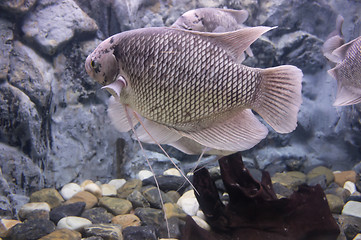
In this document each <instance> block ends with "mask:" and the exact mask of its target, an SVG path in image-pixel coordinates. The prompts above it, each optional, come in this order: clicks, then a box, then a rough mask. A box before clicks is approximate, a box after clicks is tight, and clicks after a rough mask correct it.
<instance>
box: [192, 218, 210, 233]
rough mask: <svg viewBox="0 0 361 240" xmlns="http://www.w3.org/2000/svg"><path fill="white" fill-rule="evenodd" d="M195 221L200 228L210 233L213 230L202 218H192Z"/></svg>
mask: <svg viewBox="0 0 361 240" xmlns="http://www.w3.org/2000/svg"><path fill="white" fill-rule="evenodd" d="M192 218H193V220H194V221H195V222H196V223H197V225H198V226H200V227H201V228H203V229H205V230H207V231H210V230H211V226H209V224H208V223H207V222H206V221H204V220H203V219H202V218H200V217H198V216H192Z"/></svg>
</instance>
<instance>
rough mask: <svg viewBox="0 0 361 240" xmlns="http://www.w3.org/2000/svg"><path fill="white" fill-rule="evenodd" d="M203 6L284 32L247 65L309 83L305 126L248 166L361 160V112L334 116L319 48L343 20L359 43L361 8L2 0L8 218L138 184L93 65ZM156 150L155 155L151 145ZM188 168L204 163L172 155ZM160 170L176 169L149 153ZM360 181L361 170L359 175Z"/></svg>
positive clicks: (137, 162) (302, 0) (0, 154)
mask: <svg viewBox="0 0 361 240" xmlns="http://www.w3.org/2000/svg"><path fill="white" fill-rule="evenodd" d="M199 7H227V8H233V9H246V10H248V11H249V13H250V17H249V19H248V20H247V21H246V24H247V25H248V26H257V25H267V26H278V28H277V29H275V30H273V31H271V32H270V33H268V34H266V36H264V37H261V38H260V39H259V40H257V41H256V42H255V43H254V44H253V45H252V50H253V52H254V54H255V57H254V58H248V59H246V61H245V64H246V65H248V66H257V67H271V66H276V65H281V64H293V65H296V66H298V67H299V68H301V69H302V70H303V72H304V74H305V77H304V82H303V104H302V107H301V111H300V113H299V126H298V127H297V129H296V130H295V131H294V132H293V133H291V134H287V135H280V134H277V133H275V132H273V131H272V130H270V134H269V135H268V137H267V139H265V140H264V141H262V142H261V143H260V144H259V145H257V146H256V147H255V148H254V149H252V150H249V151H246V152H245V153H244V156H246V158H245V159H244V160H245V162H246V164H248V165H250V166H255V167H257V168H261V169H266V170H268V171H270V173H271V174H272V173H275V172H281V171H283V170H305V169H307V168H311V167H314V166H317V165H325V166H327V167H330V168H332V169H334V170H346V169H351V168H353V167H354V166H355V165H356V166H357V163H358V162H360V161H361V134H360V133H361V107H360V106H359V105H358V106H349V107H340V108H335V107H333V106H332V103H333V101H334V99H335V95H336V86H337V85H336V81H335V80H334V79H333V78H331V77H330V76H329V75H328V74H327V72H326V71H327V70H328V69H329V66H328V65H327V62H326V60H325V58H324V57H323V55H322V51H321V47H322V44H323V41H324V40H325V39H326V37H327V35H328V34H329V33H330V32H331V31H333V30H334V27H335V19H336V17H337V15H338V14H341V15H343V16H344V18H345V23H344V27H343V32H344V35H345V38H346V40H347V41H349V40H350V39H353V38H355V37H357V36H359V35H360V34H361V15H360V12H361V2H360V1H357V0H349V1H337V0H273V1H272V0H265V1H257V0H244V1H240V0H61V1H59V0H20V1H13V0H3V1H1V2H0V49H1V55H0V69H1V71H0V181H1V184H0V215H2V214H5V213H8V212H12V211H13V209H14V208H16V207H17V206H19V205H21V204H23V203H25V202H27V200H28V198H27V197H26V196H28V195H29V194H30V193H32V192H34V191H36V190H38V189H41V188H44V187H50V186H51V187H55V188H60V187H61V186H63V185H64V184H65V183H69V182H81V181H83V180H84V179H93V180H99V181H106V180H109V179H112V178H117V177H134V176H133V175H134V174H135V173H136V172H138V171H139V169H142V168H147V167H146V166H145V159H144V156H143V154H142V153H141V152H140V151H139V147H138V145H137V144H135V143H134V141H133V140H131V138H130V137H129V134H121V133H118V132H116V130H115V129H114V128H113V127H112V126H111V124H110V120H109V119H108V117H107V115H106V108H107V107H106V101H107V99H108V94H107V93H106V92H105V91H103V90H100V85H98V84H97V83H95V81H93V80H92V79H90V78H89V77H88V76H87V74H86V72H85V69H84V61H85V58H86V57H87V55H88V54H89V53H91V51H92V50H93V49H94V48H95V47H96V46H97V45H98V44H99V43H100V42H101V41H102V40H103V39H105V38H106V37H108V36H110V35H112V34H115V33H118V32H121V31H125V30H129V29H134V28H142V27H151V26H169V25H171V24H172V23H173V22H174V21H175V20H176V19H177V18H178V17H179V16H180V15H181V14H182V13H184V12H186V11H188V10H190V9H194V8H199ZM148 149H150V150H153V151H154V150H155V149H156V148H154V147H153V146H148ZM167 149H168V150H169V152H170V153H171V156H174V157H175V158H176V159H178V160H179V162H178V161H177V162H178V163H180V164H181V167H182V168H184V169H185V170H188V169H189V168H190V167H193V166H194V160H195V159H197V157H190V156H186V155H183V154H181V153H180V152H179V151H176V150H174V149H170V148H167ZM147 154H148V156H149V157H150V160H151V161H152V164H153V165H154V166H153V167H154V168H155V170H156V171H159V172H160V171H162V170H163V169H166V168H169V166H170V163H169V161H168V160H167V159H166V158H165V157H164V156H163V155H161V154H158V153H156V152H152V151H147ZM358 172H359V171H358Z"/></svg>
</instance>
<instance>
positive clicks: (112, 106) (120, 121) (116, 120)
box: [108, 96, 138, 132]
mask: <svg viewBox="0 0 361 240" xmlns="http://www.w3.org/2000/svg"><path fill="white" fill-rule="evenodd" d="M126 108H127V107H126V106H124V105H123V104H121V103H120V102H119V101H117V100H116V99H115V98H114V97H113V96H112V97H110V99H109V102H108V116H109V118H110V120H111V122H112V124H113V126H114V127H115V128H116V129H117V130H118V131H119V132H128V131H129V130H131V129H132V126H131V124H132V125H133V127H134V126H135V125H136V124H137V123H138V120H137V119H136V118H135V117H134V115H133V114H132V113H131V111H132V110H131V109H129V112H128V113H127V111H126ZM127 114H129V117H130V119H131V122H132V123H131V124H130V122H129V121H128V117H127Z"/></svg>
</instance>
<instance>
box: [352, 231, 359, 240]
mask: <svg viewBox="0 0 361 240" xmlns="http://www.w3.org/2000/svg"><path fill="white" fill-rule="evenodd" d="M352 240H361V234H360V233H359V234H357V235H356V236H355V237H354V238H353V239H352Z"/></svg>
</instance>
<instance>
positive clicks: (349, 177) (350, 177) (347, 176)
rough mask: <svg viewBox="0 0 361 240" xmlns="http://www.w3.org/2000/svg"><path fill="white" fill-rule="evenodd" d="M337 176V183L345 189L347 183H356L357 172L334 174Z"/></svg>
mask: <svg viewBox="0 0 361 240" xmlns="http://www.w3.org/2000/svg"><path fill="white" fill-rule="evenodd" d="M333 175H334V176H335V183H337V184H338V185H339V186H340V187H343V185H344V184H345V182H347V181H351V182H353V183H356V175H357V174H356V172H355V171H352V170H350V171H343V172H336V173H333Z"/></svg>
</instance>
